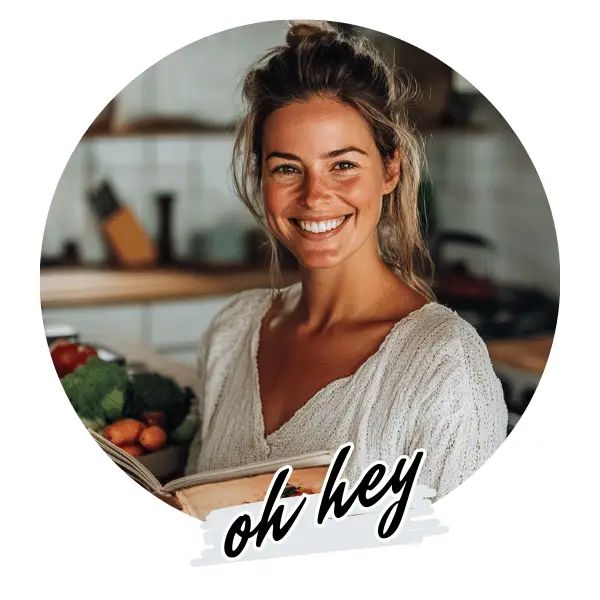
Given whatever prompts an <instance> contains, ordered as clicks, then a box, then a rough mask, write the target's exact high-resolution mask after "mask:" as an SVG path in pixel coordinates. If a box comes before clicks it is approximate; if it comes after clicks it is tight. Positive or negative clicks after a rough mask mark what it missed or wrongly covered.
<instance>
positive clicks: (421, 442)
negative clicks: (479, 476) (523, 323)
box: [410, 323, 508, 499]
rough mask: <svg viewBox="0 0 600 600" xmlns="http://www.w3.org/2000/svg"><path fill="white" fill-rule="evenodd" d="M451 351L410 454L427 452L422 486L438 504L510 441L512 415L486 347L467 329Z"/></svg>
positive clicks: (426, 404) (427, 402)
mask: <svg viewBox="0 0 600 600" xmlns="http://www.w3.org/2000/svg"><path fill="white" fill-rule="evenodd" d="M460 329H461V331H460V332H459V335H458V336H457V338H455V339H454V340H453V343H452V345H451V346H452V347H451V348H448V352H446V353H445V356H444V359H443V360H442V361H441V363H440V365H439V368H438V369H437V374H438V377H439V382H438V384H437V385H434V386H432V387H431V391H430V394H429V396H428V397H427V398H426V399H425V400H424V402H423V403H422V405H421V407H420V410H419V411H418V416H417V418H416V421H415V427H414V429H413V435H412V437H411V441H410V453H412V452H413V451H414V450H416V449H417V448H425V449H426V451H427V457H426V459H425V461H424V463H423V467H422V471H421V474H420V476H419V483H421V484H423V485H427V486H428V487H431V488H434V489H435V490H436V492H437V495H436V498H437V499H439V498H441V497H442V496H444V495H446V494H447V493H448V492H450V491H451V490H453V489H454V488H456V487H457V486H458V485H460V484H461V483H462V482H463V481H464V480H465V479H467V478H468V477H469V476H470V475H472V474H473V473H474V472H475V471H476V470H477V469H478V468H479V467H480V466H481V465H482V464H483V463H484V462H485V461H486V460H487V459H488V458H489V457H490V456H491V455H492V454H493V453H494V451H495V450H496V449H497V448H498V447H499V446H500V444H501V443H502V442H503V441H504V439H505V437H506V428H507V420H508V411H507V408H506V404H505V402H504V397H503V393H502V386H501V384H500V382H499V380H498V378H497V377H496V375H495V373H494V370H493V368H492V365H491V362H490V359H489V355H488V352H487V348H486V346H485V344H484V342H483V340H481V338H480V337H479V336H478V334H477V333H476V332H475V330H474V329H473V328H472V327H471V326H470V325H468V324H466V323H464V325H463V326H462V327H461V328H460Z"/></svg>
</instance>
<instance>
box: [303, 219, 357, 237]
mask: <svg viewBox="0 0 600 600" xmlns="http://www.w3.org/2000/svg"><path fill="white" fill-rule="evenodd" d="M345 218H346V217H340V218H339V219H331V220H330V221H298V225H299V226H300V229H302V230H304V231H310V232H311V233H325V232H326V231H331V230H332V229H335V228H336V227H339V226H340V225H341V224H342V223H343V222H344V219H345Z"/></svg>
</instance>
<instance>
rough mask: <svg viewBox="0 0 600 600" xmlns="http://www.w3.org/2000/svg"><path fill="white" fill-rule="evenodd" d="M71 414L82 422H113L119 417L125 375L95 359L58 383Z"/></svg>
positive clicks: (120, 369)
mask: <svg viewBox="0 0 600 600" xmlns="http://www.w3.org/2000/svg"><path fill="white" fill-rule="evenodd" d="M61 383H62V385H63V388H64V390H65V392H66V394H67V397H68V398H69V400H70V402H71V404H72V405H73V408H74V409H75V412H76V413H77V414H78V415H79V417H80V418H81V419H83V420H84V422H96V423H98V424H99V423H102V422H104V421H116V420H117V419H120V418H121V417H122V416H123V406H124V404H125V396H124V394H125V390H126V389H127V373H126V371H125V369H124V368H123V367H120V366H118V365H115V364H113V363H108V362H105V361H103V360H100V359H99V358H96V357H94V356H93V357H91V358H89V359H88V361H87V362H86V363H85V364H84V365H81V366H79V367H77V368H76V369H75V370H74V371H73V372H72V373H69V374H68V375H65V376H64V377H63V378H62V379H61Z"/></svg>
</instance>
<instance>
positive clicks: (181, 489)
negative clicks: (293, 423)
mask: <svg viewBox="0 0 600 600" xmlns="http://www.w3.org/2000/svg"><path fill="white" fill-rule="evenodd" d="M88 431H89V432H90V434H91V435H92V436H93V438H94V439H95V440H96V442H98V444H99V445H100V447H101V448H102V449H103V450H104V451H105V452H106V453H107V454H108V455H109V456H110V458H111V459H112V460H113V461H114V462H115V464H117V465H118V466H119V467H120V468H121V469H123V470H124V471H125V472H126V473H127V474H128V475H129V476H130V477H131V478H132V479H133V480H134V481H136V482H137V483H138V484H139V485H141V486H142V487H144V488H145V489H147V490H148V491H149V492H151V493H152V494H154V495H155V496H157V497H159V498H161V499H162V500H164V501H166V502H167V503H168V504H171V505H172V506H175V507H176V508H178V509H179V510H182V511H183V512H185V513H186V514H189V515H190V516H192V517H196V518H198V519H202V520H204V519H205V517H206V515H207V514H208V513H209V512H210V511H212V510H216V509H219V508H225V507H228V506H238V505H241V504H247V503H251V502H260V501H262V500H263V499H264V497H265V495H266V493H267V490H268V488H269V484H270V483H271V480H272V478H273V474H274V473H275V472H276V471H277V470H278V469H280V468H281V467H283V466H285V465H290V466H291V467H292V468H293V471H292V474H291V475H290V478H289V480H288V483H287V486H286V487H285V489H284V492H283V496H282V497H289V496H297V495H301V494H318V493H319V492H320V491H321V487H322V485H323V482H324V481H325V476H326V475H327V471H328V469H329V464H330V463H331V460H332V459H333V456H334V452H333V451H323V452H312V453H308V454H302V455H299V456H293V457H290V458H284V459H275V460H270V461H265V462H261V463H253V464H249V465H242V466H239V467H231V468H228V469H221V470H214V471H206V472H204V473H194V474H193V475H187V476H185V477H179V478H177V479H173V480H172V481H169V482H168V483H166V484H164V485H163V484H161V483H160V481H159V480H158V479H157V478H156V477H155V476H154V475H153V474H152V473H151V472H150V471H149V470H148V469H147V468H146V467H145V466H144V465H143V464H142V463H141V462H140V461H139V460H137V459H136V458H134V457H133V456H131V455H130V454H128V453H127V452H125V451H124V450H122V449H121V448H119V447H118V446H116V445H115V444H113V443H112V442H110V441H109V440H107V439H106V438H105V437H103V436H102V435H101V434H99V433H97V432H95V431H93V430H91V429H88Z"/></svg>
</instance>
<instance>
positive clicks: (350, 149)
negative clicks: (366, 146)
mask: <svg viewBox="0 0 600 600" xmlns="http://www.w3.org/2000/svg"><path fill="white" fill-rule="evenodd" d="M347 152H359V153H360V154H364V155H365V156H368V154H367V153H366V152H365V151H364V150H361V149H360V148H357V147H356V146H346V147H345V148H340V149H339V150H332V151H331V152H327V153H326V154H322V155H321V156H320V158H335V157H336V156H341V155H342V154H346V153H347Z"/></svg>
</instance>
